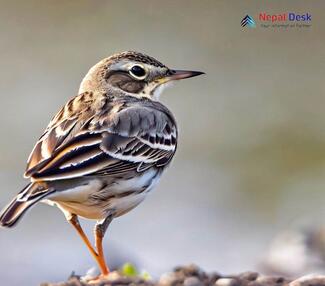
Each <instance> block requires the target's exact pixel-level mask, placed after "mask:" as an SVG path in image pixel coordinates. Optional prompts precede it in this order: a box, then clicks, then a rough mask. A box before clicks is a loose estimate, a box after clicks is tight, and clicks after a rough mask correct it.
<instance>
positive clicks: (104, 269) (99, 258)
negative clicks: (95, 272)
mask: <svg viewBox="0 0 325 286" xmlns="http://www.w3.org/2000/svg"><path fill="white" fill-rule="evenodd" d="M68 221H69V222H70V223H71V224H72V225H73V227H74V228H75V229H76V230H77V232H78V234H79V235H80V237H81V239H82V240H83V242H84V243H85V244H86V246H87V248H88V250H89V251H90V253H91V255H92V256H93V258H94V259H95V260H96V262H97V264H98V266H99V268H100V271H101V272H102V275H107V274H108V273H109V269H108V268H107V266H106V263H105V259H104V255H103V249H102V246H101V241H99V242H100V247H99V248H98V247H97V251H98V252H96V251H95V250H94V248H93V247H92V245H91V243H90V241H89V239H88V237H87V236H86V234H85V233H84V231H83V229H82V227H81V225H80V222H79V220H78V217H77V216H76V215H71V217H70V218H69V219H68ZM96 238H97V236H96ZM99 242H97V239H96V245H97V243H99ZM99 250H100V251H99Z"/></svg>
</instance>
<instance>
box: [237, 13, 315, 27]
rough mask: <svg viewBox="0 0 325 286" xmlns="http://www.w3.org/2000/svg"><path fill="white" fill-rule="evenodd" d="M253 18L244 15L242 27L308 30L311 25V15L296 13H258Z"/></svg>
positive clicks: (241, 22)
mask: <svg viewBox="0 0 325 286" xmlns="http://www.w3.org/2000/svg"><path fill="white" fill-rule="evenodd" d="M254 17H255V19H256V22H255V20H254V18H253V17H252V16H250V15H246V16H245V17H244V18H243V19H242V20H241V21H240V25H241V26H242V27H249V28H256V27H257V26H256V25H258V27H261V28H271V29H273V28H275V29H278V28H280V29H287V28H309V27H311V25H312V15H311V13H296V12H280V13H275V14H271V13H267V12H259V13H258V14H257V15H254Z"/></svg>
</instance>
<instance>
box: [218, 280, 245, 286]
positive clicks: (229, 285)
mask: <svg viewBox="0 0 325 286" xmlns="http://www.w3.org/2000/svg"><path fill="white" fill-rule="evenodd" d="M215 285H216V286H240V283H239V282H238V281H237V280H236V279H234V278H220V279H218V280H217V281H216V283H215Z"/></svg>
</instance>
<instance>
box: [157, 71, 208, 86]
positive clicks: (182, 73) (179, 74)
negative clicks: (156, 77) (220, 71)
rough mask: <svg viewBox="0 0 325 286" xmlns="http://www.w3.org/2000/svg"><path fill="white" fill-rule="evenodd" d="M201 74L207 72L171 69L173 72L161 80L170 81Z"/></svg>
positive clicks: (163, 81) (162, 81)
mask: <svg viewBox="0 0 325 286" xmlns="http://www.w3.org/2000/svg"><path fill="white" fill-rule="evenodd" d="M201 74H205V73H204V72H200V71H184V70H171V74H170V75H168V76H166V77H163V78H162V79H160V82H161V83H166V82H168V81H172V80H180V79H184V78H190V77H194V76H198V75H201Z"/></svg>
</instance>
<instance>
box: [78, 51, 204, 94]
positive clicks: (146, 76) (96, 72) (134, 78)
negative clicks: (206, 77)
mask: <svg viewBox="0 0 325 286" xmlns="http://www.w3.org/2000/svg"><path fill="white" fill-rule="evenodd" d="M201 74H203V72H199V71H188V70H173V69H169V68H168V67H166V66H165V65H164V64H162V63H161V62H159V61H157V60H156V59H154V58H152V57H150V56H147V55H144V54H141V53H138V52H132V51H129V52H123V53H119V54H115V55H113V56H111V57H109V58H106V59H104V60H102V61H100V62H99V63H98V64H96V65H95V66H93V67H92V68H91V69H90V70H89V72H88V73H87V75H86V76H85V78H84V79H83V81H82V82H81V85H80V89H79V93H83V92H86V91H100V92H109V91H115V93H114V94H120V95H129V96H134V97H139V98H143V97H146V98H149V99H153V100H157V99H158V98H159V95H160V93H161V91H162V90H163V88H164V87H166V86H167V85H168V84H169V83H170V82H172V81H175V80H180V79H185V78H190V77H194V76H198V75H201Z"/></svg>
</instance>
